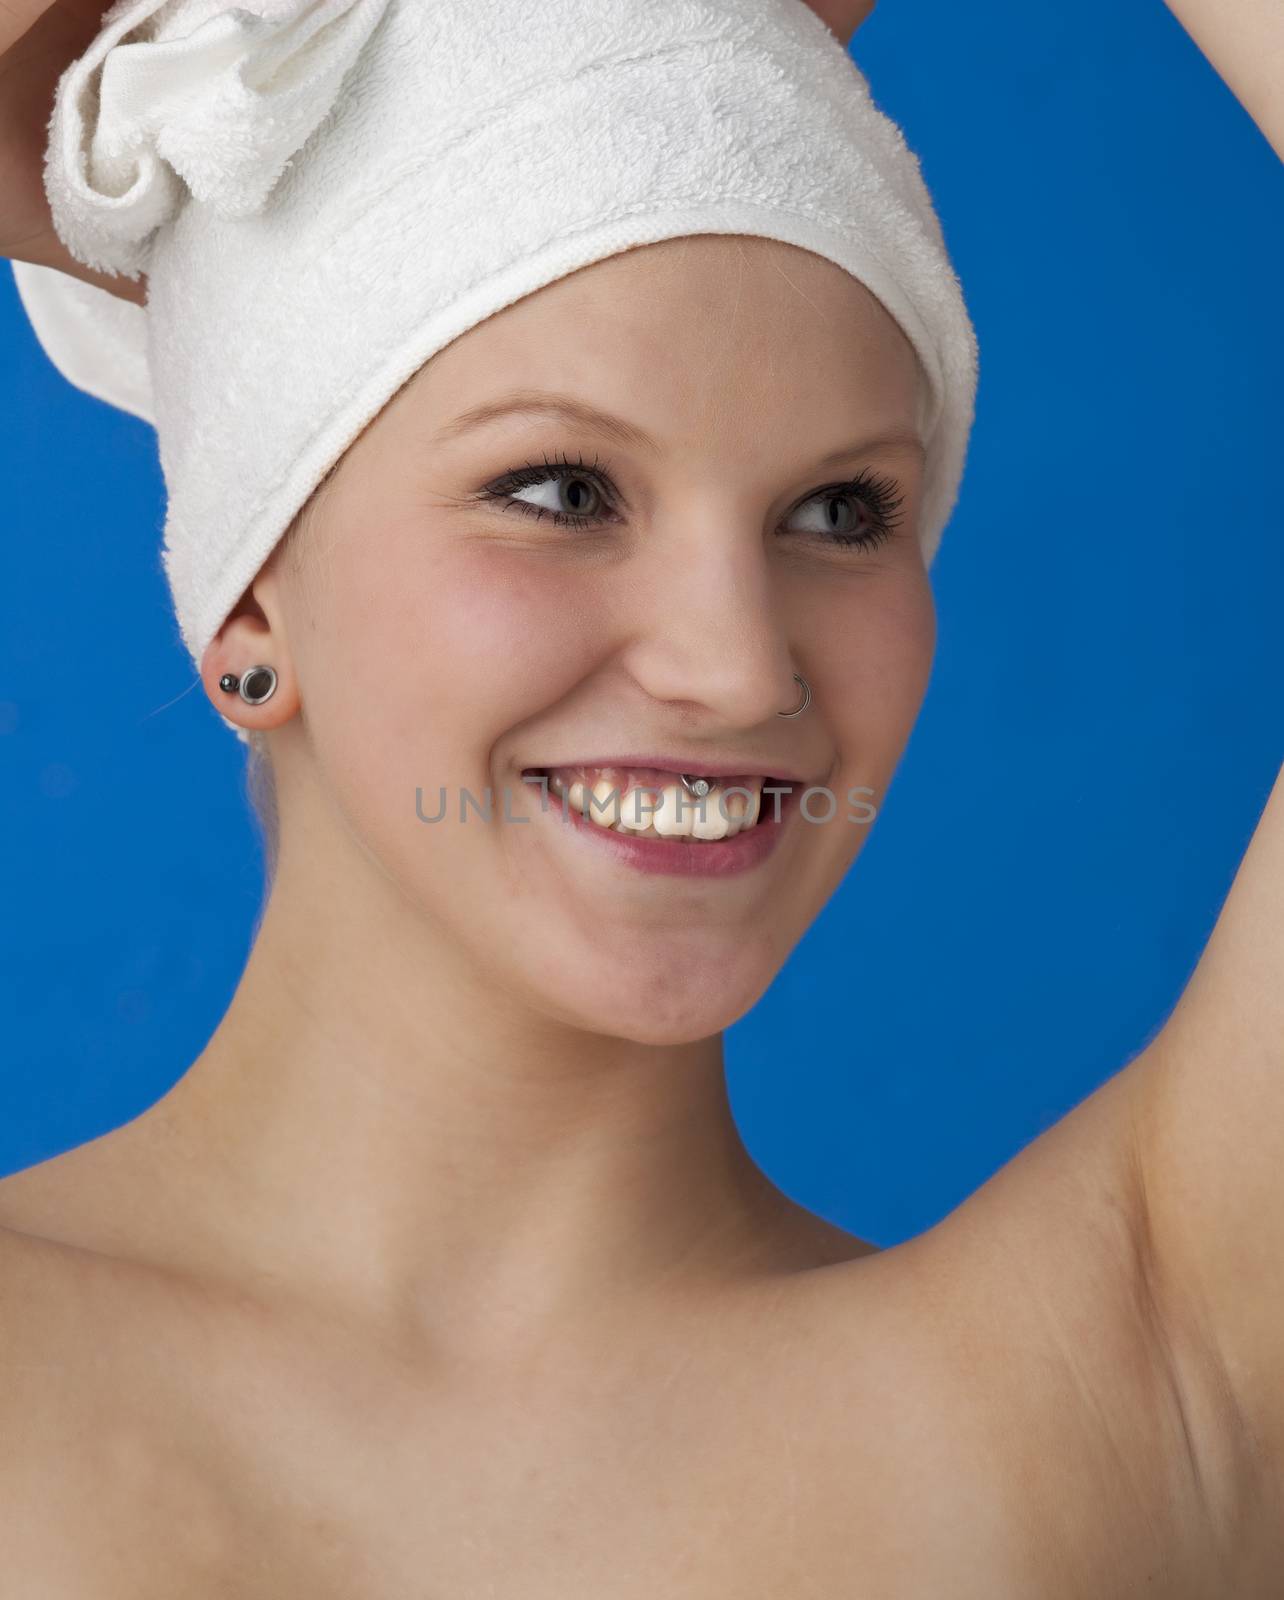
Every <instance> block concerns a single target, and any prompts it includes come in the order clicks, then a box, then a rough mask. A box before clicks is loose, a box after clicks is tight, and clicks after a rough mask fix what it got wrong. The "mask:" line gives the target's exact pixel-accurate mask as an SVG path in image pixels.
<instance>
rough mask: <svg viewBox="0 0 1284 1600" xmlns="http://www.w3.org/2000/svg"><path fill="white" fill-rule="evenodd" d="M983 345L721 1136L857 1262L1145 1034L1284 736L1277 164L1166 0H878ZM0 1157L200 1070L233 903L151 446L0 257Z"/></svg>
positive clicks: (876, 60)
mask: <svg viewBox="0 0 1284 1600" xmlns="http://www.w3.org/2000/svg"><path fill="white" fill-rule="evenodd" d="M853 50H854V54H855V56H856V58H857V60H858V61H859V62H860V64H861V66H862V68H863V70H864V71H865V72H866V74H867V75H868V77H869V79H870V82H871V85H872V88H873V91H874V95H875V98H876V100H877V101H878V103H879V104H880V105H881V106H882V107H883V109H884V110H886V111H887V112H888V113H889V115H891V116H892V117H893V118H894V119H895V120H896V121H898V122H900V123H901V124H903V126H904V127H905V129H906V132H907V136H908V138H909V141H910V144H911V147H912V148H914V149H915V150H916V151H917V152H918V153H919V155H920V157H921V159H922V163H923V171H924V175H925V177H926V179H927V181H928V184H929V187H930V188H931V190H932V192H933V195H934V197H935V199H936V202H937V206H938V209H939V211H940V214H941V217H942V220H943V224H944V227H945V232H946V237H947V240H948V243H949V245H950V248H951V251H952V253H953V255H954V258H955V262H956V265H957V267H958V270H959V274H960V276H961V278H962V281H963V284H964V287H965V290H966V293H967V296H968V300H969V305H970V308H971V312H972V316H973V320H974V322H975V324H976V327H977V332H978V337H979V340H980V347H981V383H980V393H979V398H978V411H977V425H976V431H975V434H974V436H973V441H972V447H971V454H970V458H969V464H968V470H967V475H966V479H965V483H964V486H963V491H962V495H961V499H960V502H959V507H958V511H957V513H956V515H955V518H954V521H953V523H952V524H951V526H950V528H949V529H948V530H947V532H946V535H945V539H944V542H943V545H942V549H941V554H940V556H939V557H938V559H937V562H936V564H935V566H934V568H933V583H934V586H935V590H936V595H937V604H938V612H939V645H938V653H937V659H936V665H935V671H934V675H933V680H932V684H931V687H930V689H929V693H928V697H927V701H926V704H925V706H924V710H923V714H922V717H921V720H920V722H919V724H918V726H917V728H916V730H915V732H914V736H913V738H912V741H911V743H910V746H909V749H908V750H907V752H906V755H905V758H904V760H903V762H902V765H901V767H900V770H899V772H898V775H897V778H896V781H895V783H894V784H893V787H892V790H891V793H890V795H889V796H888V797H887V800H886V803H885V805H884V807H883V810H882V812H881V815H880V817H879V820H878V824H877V826H876V827H875V828H874V829H873V832H872V834H871V836H870V839H869V842H868V844H867V845H866V848H865V851H864V854H863V855H862V857H861V859H860V860H859V862H858V863H857V865H856V867H855V869H854V870H853V871H852V873H851V875H850V876H849V878H848V880H847V882H846V883H845V884H844V886H843V888H842V889H841V891H840V892H839V894H838V895H837V896H836V897H835V898H834V900H833V901H832V902H831V903H830V905H829V906H828V907H827V908H826V910H825V911H824V913H823V914H822V916H821V917H820V919H819V920H818V922H817V923H816V925H815V926H814V928H813V929H812V930H811V931H810V932H809V933H808V935H807V937H806V938H805V939H804V941H803V943H802V944H801V945H800V946H799V948H798V949H797V951H796V952H795V954H794V955H793V957H792V958H791V960H790V962H789V964H788V966H787V968H786V970H785V971H784V972H783V973H782V974H781V976H780V978H779V979H778V980H777V982H776V983H775V984H774V986H773V987H772V989H771V991H770V992H769V994H768V995H767V997H766V998H765V999H764V1000H763V1001H762V1002H761V1004H760V1005H759V1006H758V1007H757V1008H756V1009H755V1010H754V1012H753V1013H752V1014H751V1015H750V1016H749V1017H748V1018H746V1019H745V1020H744V1021H743V1022H741V1023H740V1024H738V1025H737V1026H736V1027H735V1028H734V1029H733V1030H732V1031H731V1033H730V1034H729V1036H728V1061H729V1074H730V1080H729V1081H730V1087H731V1092H732V1097H733V1102H734V1105H735V1110H736V1116H737V1120H738V1121H739V1123H740V1126H741V1128H742V1130H743V1133H744V1136H745V1139H746V1142H747V1144H748V1145H749V1148H750V1149H751V1151H752V1152H753V1154H754V1156H755V1157H756V1159H757V1160H758V1161H759V1162H760V1164H761V1165H762V1166H763V1167H764V1168H765V1170H766V1171H767V1172H769V1173H770V1174H771V1176H772V1177H773V1178H774V1179H775V1180H776V1182H777V1183H779V1184H780V1185H781V1187H783V1188H784V1189H786V1190H787V1191H788V1192H789V1193H790V1194H792V1195H793V1196H794V1197H795V1198H797V1199H798V1200H800V1201H802V1202H803V1203H804V1204H806V1205H809V1206H811V1207H812V1208H813V1209H814V1210H816V1211H819V1212H821V1213H823V1214H824V1215H826V1216H828V1217H830V1218H831V1219H832V1220H834V1221H836V1222H839V1223H841V1224H842V1225H843V1226H845V1227H847V1228H849V1229H851V1230H852V1231H853V1232H855V1233H858V1234H860V1235H861V1236H863V1237H865V1238H869V1239H872V1240H873V1241H875V1242H876V1243H878V1244H881V1245H885V1246H886V1245H891V1244H894V1243H896V1242H898V1241H900V1240H901V1239H903V1238H906V1237H909V1236H910V1235H912V1234H914V1233H917V1232H919V1231H920V1230H922V1229H923V1228H925V1227H927V1226H929V1225H930V1224H931V1223H933V1222H935V1221H936V1220H937V1219H938V1218H940V1217H941V1216H943V1215H945V1214H946V1213H947V1212H948V1211H950V1210H952V1209H953V1208H954V1206H956V1205H957V1204H958V1203H959V1202H960V1201H961V1200H963V1199H964V1198H965V1197H966V1196H967V1195H968V1194H969V1193H970V1192H971V1191H972V1190H974V1189H975V1188H976V1187H977V1186H979V1185H980V1184H981V1183H982V1182H984V1180H985V1179H986V1178H987V1177H989V1176H990V1174H991V1173H992V1172H994V1171H995V1170H996V1169H997V1168H998V1167H999V1166H1001V1165H1002V1164H1003V1163H1004V1162H1005V1161H1006V1160H1007V1159H1008V1158H1009V1157H1011V1156H1012V1155H1014V1154H1015V1153H1016V1152H1017V1151H1018V1150H1019V1149H1020V1148H1021V1147H1022V1146H1023V1145H1025V1144H1027V1143H1028V1142H1029V1141H1030V1140H1031V1139H1032V1138H1034V1137H1035V1136H1036V1135H1037V1134H1039V1133H1040V1132H1042V1131H1043V1129H1044V1128H1046V1127H1048V1126H1049V1125H1050V1124H1051V1123H1052V1122H1054V1121H1055V1120H1056V1119H1057V1118H1059V1117H1060V1116H1061V1115H1062V1114H1064V1113H1065V1112H1066V1111H1068V1110H1069V1109H1070V1108H1071V1107H1072V1106H1074V1105H1075V1104H1076V1103H1077V1102H1078V1101H1080V1100H1081V1099H1082V1098H1083V1097H1084V1096H1085V1095H1087V1094H1089V1093H1090V1092H1091V1091H1092V1090H1093V1089H1095V1088H1096V1087H1097V1086H1098V1085H1099V1084H1100V1083H1102V1082H1103V1081H1104V1080H1105V1079H1106V1078H1108V1077H1110V1076H1111V1075H1112V1074H1113V1073H1114V1072H1115V1071H1116V1070H1118V1069H1119V1068H1120V1067H1121V1066H1122V1065H1123V1064H1124V1063H1125V1062H1126V1061H1128V1060H1129V1059H1130V1058H1131V1057H1132V1056H1133V1055H1135V1054H1136V1052H1137V1051H1138V1050H1140V1049H1141V1048H1142V1047H1143V1046H1144V1044H1145V1043H1146V1041H1147V1040H1148V1038H1149V1037H1150V1036H1151V1035H1152V1034H1153V1033H1154V1031H1155V1030H1156V1029H1157V1028H1158V1027H1159V1026H1160V1025H1161V1024H1162V1022H1163V1020H1164V1019H1165V1018H1166V1016H1167V1015H1168V1013H1169V1011H1170V1010H1171V1008H1172V1006H1173V1005H1174V1004H1175V1002H1176V1000H1177V997H1178V995H1179V994H1180V992H1181V990H1182V988H1183V987H1184V985H1185V982H1186V980H1187V978H1188V976H1189V974H1190V972H1191V970H1192V969H1193V967H1194V964H1195V962H1196V961H1197V959H1198V957H1199V954H1200V952H1201V950H1202V949H1203V946H1204V944H1205V943H1206V941H1207V938H1208V935H1209V933H1210V932H1211V930H1212V926H1213V924H1214V922H1215V920H1216V917H1217V913H1218V910H1219V909H1220V906H1221V903H1222V900H1223V899H1224V897H1225V894H1226V893H1227V891H1228V889H1229V887H1230V883H1231V880H1232V878H1233V876H1234V872H1235V869H1236V867H1237V865H1238V863H1239V860H1240V858H1241V856H1242V854H1243V852H1244V850H1245V848H1246V847H1247V844H1248V841H1249V838H1250V837H1251V834H1252V831H1253V828H1254V827H1255V825H1256V822H1257V819H1258V817H1259V815H1260V812H1261V809H1262V807H1263V806H1264V804H1265V801H1266V798H1267V795H1268V794H1269V792H1270V788H1271V785H1272V782H1273V781H1274V778H1275V774H1276V771H1277V769H1278V767H1279V763H1280V761H1281V758H1282V756H1284V710H1282V696H1281V687H1280V686H1281V683H1282V682H1284V672H1282V670H1281V669H1282V668H1284V630H1281V628H1280V626H1279V616H1280V606H1281V599H1282V598H1284V554H1282V551H1281V537H1280V534H1281V526H1282V522H1284V517H1282V514H1281V507H1280V502H1279V497H1278V492H1277V465H1278V463H1279V461H1280V450H1279V443H1278V435H1279V426H1280V417H1279V404H1278V401H1279V390H1278V385H1277V375H1278V372H1279V370H1280V362H1281V355H1282V354H1284V296H1281V294H1280V292H1279V282H1280V263H1281V260H1282V259H1284V203H1282V202H1284V169H1282V168H1281V165H1280V162H1279V161H1278V160H1277V159H1276V157H1275V155H1274V154H1273V152H1272V151H1271V149H1270V147H1269V146H1268V145H1267V143H1266V141H1265V139H1264V138H1263V137H1262V135H1261V134H1260V133H1259V132H1258V131H1257V129H1256V128H1255V127H1254V126H1253V124H1252V122H1251V120H1250V119H1249V117H1248V116H1247V114H1246V113H1245V112H1244V111H1243V110H1242V109H1241V108H1240V107H1239V105H1238V104H1237V102H1236V101H1235V99H1234V97H1233V96H1232V94H1231V93H1230V91H1229V90H1228V89H1227V88H1226V87H1225V86H1224V85H1223V84H1222V82H1221V80H1220V79H1219V78H1218V77H1217V76H1216V74H1215V73H1214V71H1213V70H1212V68H1211V67H1210V66H1209V64H1208V63H1207V62H1206V61H1205V60H1204V58H1203V56H1202V55H1201V54H1200V53H1199V51H1198V50H1197V48H1196V47H1195V46H1194V44H1193V43H1192V42H1191V41H1190V40H1189V39H1188V38H1187V36H1186V35H1185V33H1184V32H1183V31H1182V29H1181V28H1180V26H1179V25H1178V23H1177V22H1176V21H1175V19H1174V18H1173V17H1172V16H1171V14H1170V13H1169V12H1168V10H1167V9H1166V7H1165V6H1164V5H1162V4H1160V3H1159V0H1092V3H1087V4H1079V5H1076V6H1074V7H1066V6H1065V5H1064V4H1063V3H1061V0H1056V3H1052V0H987V3H986V4H984V5H976V6H960V5H958V4H957V3H956V0H882V4H881V6H880V8H879V10H878V12H877V13H876V14H875V16H874V18H873V20H872V21H871V22H870V23H868V24H867V25H866V27H865V28H864V29H862V31H861V33H860V34H859V35H858V36H857V39H856V41H855V44H854V46H853ZM0 416H2V417H3V427H0V483H2V484H3V501H2V502H0V503H2V504H3V507H4V539H3V556H2V564H0V573H2V574H3V576H2V577H0V820H2V821H3V835H2V837H3V846H2V849H0V907H2V908H3V913H4V915H3V932H2V933H0V938H2V939H3V952H2V955H0V1174H2V1173H7V1172H10V1171H14V1170H16V1169H18V1168H20V1167H23V1166H26V1165H29V1164H31V1163H33V1162H35V1161H37V1160H40V1159H43V1158H44V1157H46V1156H50V1155H54V1154H56V1153H58V1152H60V1151H62V1150H65V1149H67V1148H70V1147H71V1146H73V1145H76V1144H79V1143H81V1142H83V1141H84V1140H87V1139H90V1138H92V1137H94V1136H96V1135H97V1134H100V1133H104V1132H106V1131H107V1130H109V1129H110V1128H113V1127H115V1126H117V1125H119V1124H120V1123H122V1122H125V1121H127V1120H129V1119H130V1118H132V1117H134V1116H136V1115H137V1114H138V1113H140V1112H141V1111H143V1110H144V1109H145V1108H146V1107H147V1106H148V1105H150V1104H151V1103H152V1102H153V1101H154V1100H156V1099H157V1098H158V1097H159V1096H160V1095H161V1094H163V1093H164V1092H165V1091H166V1090H167V1089H168V1088H169V1087H170V1086H171V1084H172V1083H174V1082H175V1081H176V1080H177V1079H178V1078H179V1077H180V1076H181V1075H182V1074H183V1072H184V1071H186V1069H187V1067H188V1065H189V1064H190V1063H191V1062H192V1061H193V1060H195V1058H196V1057H197V1055H198V1054H199V1053H200V1051H201V1049H202V1048H203V1047H204V1045H205V1042H206V1041H207V1039H208V1038H209V1036H210V1034H211V1033H212V1032H213V1031H214V1029H215V1027H216V1026H217V1024H218V1022H219V1020H220V1018H221V1017H222V1015H223V1011H224V1009H225V1008H226V1006H227V1004H228V1002H229V1000H230V999H231V996H232V993H233V991H234V989H235V987H236V984H237V981H238V978H239V976H240V972H241V968H242V964H243V962H244V960H245V957H246V955H247V953H248V949H249V943H250V937H251V931H252V927H253V924H254V920H255V918H256V915H257V913H258V909H259V904H260V897H261V892H262V863H261V859H260V855H259V847H258V840H257V834H256V832H255V829H254V826H253V823H252V821H251V819H250V814H249V811H248V806H247V803H246V801H245V799H244V796H243V790H242V751H241V747H240V746H239V745H238V743H237V741H235V740H234V739H233V738H232V737H231V735H230V734H229V733H228V732H227V731H226V729H225V728H224V727H223V726H222V724H221V723H219V721H218V719H217V717H216V716H215V714H214V712H213V710H212V709H211V708H210V706H209V704H208V702H207V701H206V699H205V697H204V695H203V693H202V692H201V690H200V688H199V686H198V685H195V683H194V673H193V670H192V667H191V663H190V661H189V659H188V657H187V655H186V653H185V651H184V650H183V648H182V645H181V642H180V640H179V636H178V632H177V627H176V624H175V623H174V620H173V616H172V612H171V610H170V603H169V598H168V592H167V590H166V588H165V585H164V580H163V575H162V571H161V566H160V559H159V549H160V536H161V527H162V523H163V516H164V498H163V486H162V482H161V477H160V471H159V466H158V463H157V460H156V451H155V439H154V435H153V434H152V432H151V430H150V429H149V428H148V427H147V426H146V425H145V424H143V423H141V422H138V421H136V420H135V419H133V418H130V417H126V416H124V415H122V414H119V413H116V412H114V411H113V410H112V409H111V408H110V407H108V406H105V405H103V404H101V403H100V402H98V401H96V400H93V399H91V398H90V397H89V396H87V395H84V394H81V393H80V392H79V391H77V390H75V389H73V388H71V386H70V385H68V384H67V383H66V382H65V381H64V380H63V379H62V378H60V377H59V375H58V374H57V373H56V372H55V371H54V369H53V368H52V367H51V366H50V365H49V363H48V361H47V360H46V358H45V357H44V355H43V353H42V351H41V350H40V349H39V347H38V345H37V344H36V342H35V339H34V336H33V335H32V333H31V331H30V329H29V328H28V326H27V324H26V321H25V318H24V317H23V315H22V311H21V306H20V304H19V301H18V298H17V294H16V290H15V288H14V285H13V281H12V277H11V275H10V274H9V273H8V271H7V270H5V271H0Z"/></svg>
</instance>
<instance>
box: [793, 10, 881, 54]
mask: <svg viewBox="0 0 1284 1600" xmlns="http://www.w3.org/2000/svg"><path fill="white" fill-rule="evenodd" d="M807 4H808V5H809V6H810V7H811V9H812V10H813V11H814V12H815V13H816V15H817V16H818V17H819V18H820V20H821V21H822V22H823V23H824V24H825V25H826V26H827V27H828V28H829V31H830V32H831V33H833V34H835V35H837V37H838V39H839V40H840V41H841V42H842V43H843V44H845V45H847V44H850V43H851V41H852V38H853V36H854V34H855V32H856V30H857V28H859V27H860V25H861V23H862V22H864V21H865V20H866V19H867V18H868V17H869V16H870V15H871V13H872V12H873V10H874V7H875V5H876V4H877V0H807Z"/></svg>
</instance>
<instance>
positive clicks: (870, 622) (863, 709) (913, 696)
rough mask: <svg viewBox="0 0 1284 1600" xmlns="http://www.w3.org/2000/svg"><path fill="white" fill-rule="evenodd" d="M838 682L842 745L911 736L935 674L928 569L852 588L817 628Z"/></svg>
mask: <svg viewBox="0 0 1284 1600" xmlns="http://www.w3.org/2000/svg"><path fill="white" fill-rule="evenodd" d="M811 637H812V638H813V640H814V641H815V642H814V645H813V649H815V650H816V651H817V652H818V653H819V654H820V657H821V659H822V660H823V662H824V670H825V678H826V682H827V683H832V684H833V685H834V690H833V693H834V701H833V707H832V709H833V715H834V716H835V718H836V719H837V721H838V726H837V727H836V729H835V733H836V736H837V737H838V738H839V739H840V741H841V742H843V743H854V744H859V745H863V746H865V747H866V749H867V750H869V751H870V753H872V750H873V747H875V746H877V747H879V748H880V749H881V748H885V747H894V746H896V745H898V744H900V743H903V741H904V740H905V739H907V738H908V736H909V733H910V730H911V728H912V727H913V724H914V720H915V718H916V717H917V715H918V712H919V709H920V707H921V705H922V703H923V696H924V694H925V693H926V690H927V685H928V680H929V679H930V677H931V672H932V658H933V655H934V652H935V648H936V610H935V605H934V603H933V599H932V591H931V586H930V584H929V583H928V581H927V578H926V576H925V575H924V574H915V573H913V572H906V573H904V574H896V575H895V576H894V579H893V578H891V577H889V580H888V581H887V582H886V583H882V584H880V585H879V586H878V587H877V589H874V588H873V587H872V586H871V588H870V589H869V590H868V591H866V592H861V591H856V592H854V593H853V592H851V591H849V592H848V593H847V594H846V595H845V596H843V597H842V601H841V607H835V608H832V609H830V610H829V611H828V612H827V615H826V617H825V618H824V619H823V624H819V625H814V626H813V628H812V630H811Z"/></svg>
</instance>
